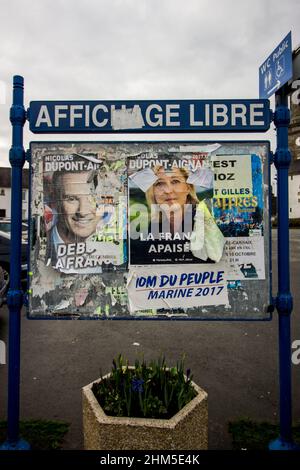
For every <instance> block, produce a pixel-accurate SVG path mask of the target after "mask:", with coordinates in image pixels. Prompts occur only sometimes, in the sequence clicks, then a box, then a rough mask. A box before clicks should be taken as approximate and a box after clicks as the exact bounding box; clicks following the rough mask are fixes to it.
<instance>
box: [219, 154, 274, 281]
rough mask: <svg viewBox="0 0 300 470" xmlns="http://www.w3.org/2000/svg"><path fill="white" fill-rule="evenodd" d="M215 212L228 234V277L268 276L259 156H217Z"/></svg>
mask: <svg viewBox="0 0 300 470" xmlns="http://www.w3.org/2000/svg"><path fill="white" fill-rule="evenodd" d="M213 166H214V172H215V185H214V203H213V214H214V218H215V220H216V223H217V224H218V226H219V228H220V229H221V231H222V233H223V235H224V236H225V237H226V246H225V250H224V255H223V258H222V259H224V260H225V261H226V262H227V264H228V277H229V279H232V280H237V279H248V280H255V279H265V250H264V216H263V212H264V193H263V174H262V163H261V158H260V157H259V156H258V155H253V154H252V155H222V156H215V157H213Z"/></svg>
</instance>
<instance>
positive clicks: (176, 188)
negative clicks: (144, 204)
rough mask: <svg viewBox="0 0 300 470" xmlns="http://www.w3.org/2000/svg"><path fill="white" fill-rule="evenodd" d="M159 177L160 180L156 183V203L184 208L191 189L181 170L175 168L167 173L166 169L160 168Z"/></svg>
mask: <svg viewBox="0 0 300 470" xmlns="http://www.w3.org/2000/svg"><path fill="white" fill-rule="evenodd" d="M157 177H158V180H157V181H156V182H155V183H154V200H155V203H156V204H167V205H169V206H175V207H176V205H177V206H178V207H179V206H180V207H181V208H183V206H184V204H186V202H187V196H188V194H189V191H190V188H189V185H188V184H187V182H186V178H185V177H184V175H183V174H182V173H181V172H180V170H179V169H178V168H173V169H172V171H170V172H169V171H168V172H165V170H164V168H160V169H159V171H158V173H157Z"/></svg>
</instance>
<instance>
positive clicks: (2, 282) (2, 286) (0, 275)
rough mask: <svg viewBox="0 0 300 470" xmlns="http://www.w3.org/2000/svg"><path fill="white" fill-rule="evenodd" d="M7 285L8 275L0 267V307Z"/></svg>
mask: <svg viewBox="0 0 300 470" xmlns="http://www.w3.org/2000/svg"><path fill="white" fill-rule="evenodd" d="M8 284H9V274H8V272H7V271H5V270H4V269H3V268H1V266H0V307H1V306H2V304H3V302H4V299H5V296H6V292H7V289H8Z"/></svg>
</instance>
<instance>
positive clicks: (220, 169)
mask: <svg viewBox="0 0 300 470" xmlns="http://www.w3.org/2000/svg"><path fill="white" fill-rule="evenodd" d="M212 162H213V168H212V169H213V171H214V173H215V181H214V196H215V197H228V196H229V197H230V196H249V195H250V196H251V195H252V167H251V155H217V156H214V157H212Z"/></svg>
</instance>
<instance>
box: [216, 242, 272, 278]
mask: <svg viewBox="0 0 300 470" xmlns="http://www.w3.org/2000/svg"><path fill="white" fill-rule="evenodd" d="M222 260H223V261H224V262H226V264H227V274H228V279H229V280H232V281H235V280H243V279H247V280H257V279H265V278H266V275H265V256H264V237H263V236H262V235H254V236H249V237H228V238H226V243H225V247H224V253H223V257H222Z"/></svg>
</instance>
